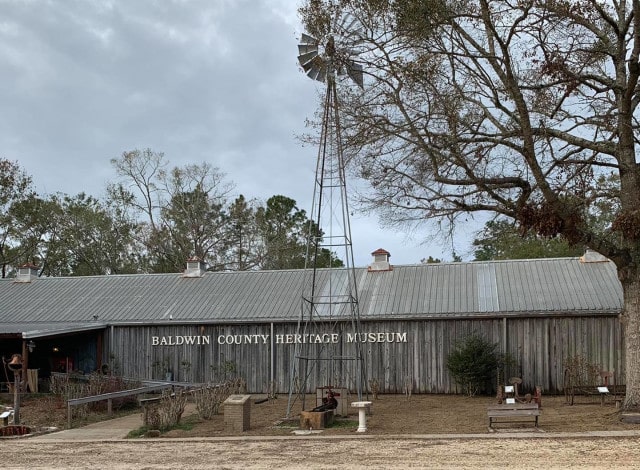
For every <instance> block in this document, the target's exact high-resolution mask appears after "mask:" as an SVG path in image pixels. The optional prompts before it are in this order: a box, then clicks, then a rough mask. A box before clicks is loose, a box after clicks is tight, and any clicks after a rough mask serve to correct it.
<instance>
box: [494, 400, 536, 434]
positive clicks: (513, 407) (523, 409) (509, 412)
mask: <svg viewBox="0 0 640 470" xmlns="http://www.w3.org/2000/svg"><path fill="white" fill-rule="evenodd" d="M487 415H488V416H489V428H493V423H494V422H497V421H495V420H496V419H498V418H509V420H508V421H503V422H518V421H524V418H533V419H534V425H535V427H536V428H537V427H538V416H540V407H539V406H538V404H537V403H513V404H508V403H505V404H500V405H489V406H488V407H487ZM511 418H523V419H521V420H514V419H511Z"/></svg>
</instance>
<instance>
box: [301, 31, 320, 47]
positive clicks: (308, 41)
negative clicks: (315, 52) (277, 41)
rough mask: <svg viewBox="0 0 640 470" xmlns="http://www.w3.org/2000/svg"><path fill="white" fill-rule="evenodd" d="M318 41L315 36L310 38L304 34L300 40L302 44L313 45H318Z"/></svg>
mask: <svg viewBox="0 0 640 470" xmlns="http://www.w3.org/2000/svg"><path fill="white" fill-rule="evenodd" d="M318 42H319V41H318V40H317V39H316V38H314V37H313V36H309V35H308V34H304V33H302V37H301V38H300V44H313V45H316V46H317V45H318Z"/></svg>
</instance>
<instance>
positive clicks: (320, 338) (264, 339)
mask: <svg viewBox="0 0 640 470" xmlns="http://www.w3.org/2000/svg"><path fill="white" fill-rule="evenodd" d="M341 336H342V335H340V334H338V333H325V334H304V335H298V334H283V335H275V340H276V341H275V343H276V344H313V343H327V344H329V343H332V344H336V343H339V342H340V341H341V340H342V339H343V338H342V337H341ZM344 340H345V341H346V342H347V343H356V342H360V343H406V342H407V333H406V332H405V333H398V332H395V333H393V332H392V333H346V335H345V336H344ZM216 341H217V342H218V344H268V343H269V335H220V336H218V337H217V338H216ZM206 344H211V336H208V335H206V336H205V335H201V336H198V335H196V336H180V335H177V336H152V337H151V345H152V346H182V345H195V346H198V345H206Z"/></svg>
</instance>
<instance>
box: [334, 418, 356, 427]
mask: <svg viewBox="0 0 640 470" xmlns="http://www.w3.org/2000/svg"><path fill="white" fill-rule="evenodd" d="M357 427H358V421H353V420H352V419H336V420H334V421H333V423H331V424H330V425H329V426H327V429H352V428H354V429H355V428H357Z"/></svg>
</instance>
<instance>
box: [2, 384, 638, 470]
mask: <svg viewBox="0 0 640 470" xmlns="http://www.w3.org/2000/svg"><path fill="white" fill-rule="evenodd" d="M261 398H263V397H261V396H259V395H254V396H252V398H251V401H252V403H251V409H250V415H251V416H250V418H251V419H250V422H251V425H250V427H251V428H250V430H249V431H245V432H230V431H229V430H228V429H226V428H225V425H224V416H223V415H220V416H216V417H215V418H214V419H213V420H210V421H202V420H199V419H197V418H196V417H195V416H193V415H192V416H185V417H184V419H183V421H185V422H191V423H193V428H192V429H191V430H180V431H171V432H169V433H167V434H165V435H163V437H162V438H155V439H152V438H137V439H129V440H125V441H114V442H106V441H104V442H86V441H77V442H70V441H65V442H61V441H60V442H35V441H33V440H30V439H16V440H11V441H4V442H2V441H0V467H2V468H109V469H111V470H118V469H129V468H149V469H156V468H234V469H235V468H274V467H279V468H318V469H319V468H354V469H362V468H367V469H372V468H469V469H470V468H474V469H483V468H503V467H508V468H518V469H520V468H532V469H533V468H545V469H553V468H594V469H595V468H603V467H604V466H606V467H608V468H616V469H618V468H639V467H640V451H638V448H639V444H640V438H639V437H637V436H635V437H626V436H622V434H624V431H640V425H633V424H625V423H622V422H621V421H620V414H619V413H618V410H616V408H615V406H614V405H613V403H612V402H609V403H607V404H605V406H601V405H600V402H599V400H598V399H597V398H595V399H594V398H585V397H580V398H579V399H577V400H576V404H575V405H573V406H569V405H566V404H565V400H564V397H545V396H543V399H542V414H541V416H540V430H539V431H535V430H534V429H533V426H532V422H528V423H518V424H511V425H508V424H503V425H500V426H498V429H499V430H498V431H497V432H489V431H488V419H487V416H486V405H488V404H491V403H493V402H494V401H495V400H494V399H492V398H490V397H473V398H468V397H463V396H451V395H413V396H411V397H410V398H407V397H405V396H402V395H401V396H397V395H382V396H380V397H379V399H378V400H372V401H373V406H372V414H371V415H370V416H369V417H368V421H367V425H368V431H367V432H366V433H357V432H356V422H357V414H356V412H355V410H353V409H352V410H351V411H350V413H349V416H348V417H347V418H340V419H338V420H337V422H338V423H340V426H337V427H332V428H330V429H325V430H324V431H322V432H320V433H318V434H309V435H302V436H296V435H295V434H294V433H293V431H294V430H296V429H297V428H298V426H297V423H296V422H295V420H294V422H288V421H287V420H284V419H283V418H284V417H285V415H286V409H287V401H288V400H287V396H282V395H281V396H279V397H278V398H277V399H276V400H272V401H267V402H264V403H260V404H256V403H255V402H256V401H257V400H258V401H259V400H260V399H261ZM348 399H349V402H351V401H353V399H352V397H349V398H348ZM307 400H308V401H307V405H309V404H310V403H313V402H314V401H315V397H309V398H308V399H307ZM298 406H299V403H298V402H296V404H294V410H293V411H292V413H296V412H297V410H299V408H297V410H296V407H298ZM39 408H40V406H39V405H38V404H35V403H29V402H27V403H26V404H25V406H23V408H22V413H21V415H22V420H23V422H27V423H29V424H32V425H35V421H36V420H37V419H38V417H37V415H43V413H44V411H43V410H42V409H39ZM305 408H307V409H308V408H309V406H305ZM59 411H62V413H61V414H62V416H63V417H64V410H57V411H55V412H54V411H48V413H49V416H48V420H49V425H50V424H51V421H52V420H53V419H54V415H55V414H57V413H58V412H59ZM63 421H64V419H63ZM515 430H519V431H521V432H520V433H519V434H518V436H519V437H518V438H516V437H515V436H516V434H515V433H514V431H515ZM598 431H620V433H619V435H614V436H611V437H602V436H598V435H597V432H598ZM559 432H562V433H570V432H591V435H589V434H586V435H583V436H580V437H576V436H568V437H562V436H559V435H557V434H555V433H559ZM453 433H456V434H458V433H461V434H471V433H479V434H482V435H484V438H479V437H478V436H477V435H475V436H473V437H472V436H470V437H469V438H466V439H465V438H461V437H460V436H458V435H455V436H453V435H452V434H453ZM523 433H524V434H523ZM398 434H403V435H405V436H402V437H400V436H397V435H398ZM424 434H440V436H435V437H433V436H432V437H430V438H420V437H416V436H415V435H424ZM523 435H524V436H525V437H522V436H523ZM8 443H10V444H9V445H6V444H8Z"/></svg>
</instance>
